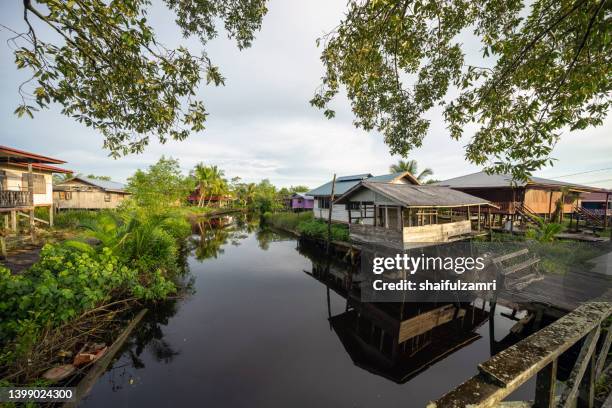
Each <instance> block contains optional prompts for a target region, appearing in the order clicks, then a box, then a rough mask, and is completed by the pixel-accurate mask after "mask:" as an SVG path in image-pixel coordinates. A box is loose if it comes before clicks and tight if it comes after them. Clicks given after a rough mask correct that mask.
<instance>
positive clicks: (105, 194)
mask: <svg viewBox="0 0 612 408" xmlns="http://www.w3.org/2000/svg"><path fill="white" fill-rule="evenodd" d="M110 200H111V194H110V193H104V201H106V202H107V203H108V202H109V201H110Z"/></svg>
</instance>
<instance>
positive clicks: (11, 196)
mask: <svg viewBox="0 0 612 408" xmlns="http://www.w3.org/2000/svg"><path fill="white" fill-rule="evenodd" d="M63 163H66V162H65V161H63V160H59V159H54V158H52V157H47V156H42V155H40V154H36V153H31V152H26V151H23V150H18V149H15V148H11V147H7V146H0V212H1V213H3V215H4V225H5V226H8V227H9V229H11V230H13V231H16V230H17V218H18V217H19V216H24V217H28V219H29V222H30V227H31V228H32V227H33V226H34V222H35V221H39V222H42V220H35V217H34V209H35V208H36V207H43V208H47V209H48V211H49V224H51V225H53V181H52V175H53V173H72V171H70V170H66V169H63V168H60V167H56V166H54V164H63ZM9 215H10V221H9Z"/></svg>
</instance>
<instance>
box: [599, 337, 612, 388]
mask: <svg viewBox="0 0 612 408" xmlns="http://www.w3.org/2000/svg"><path fill="white" fill-rule="evenodd" d="M610 345H612V325H610V326H608V330H607V332H606V338H605V340H604V342H603V344H602V346H601V350H599V357H598V358H597V362H596V363H595V378H599V376H600V375H601V372H602V371H603V368H604V364H605V363H606V358H607V357H608V352H609V351H610Z"/></svg>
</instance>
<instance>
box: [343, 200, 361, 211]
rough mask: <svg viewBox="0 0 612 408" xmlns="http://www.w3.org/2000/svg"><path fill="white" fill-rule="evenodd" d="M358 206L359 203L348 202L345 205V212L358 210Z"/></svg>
mask: <svg viewBox="0 0 612 408" xmlns="http://www.w3.org/2000/svg"><path fill="white" fill-rule="evenodd" d="M360 204H361V203H360V202H359V201H349V202H348V203H346V210H347V211H348V210H359V208H360Z"/></svg>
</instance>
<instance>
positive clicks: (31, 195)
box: [28, 162, 36, 242]
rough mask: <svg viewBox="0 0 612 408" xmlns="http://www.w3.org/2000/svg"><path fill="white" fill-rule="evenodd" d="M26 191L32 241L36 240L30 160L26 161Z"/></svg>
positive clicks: (32, 178)
mask: <svg viewBox="0 0 612 408" xmlns="http://www.w3.org/2000/svg"><path fill="white" fill-rule="evenodd" d="M28 192H29V193H30V205H31V207H30V238H31V239H32V242H34V241H35V240H36V237H35V236H34V173H33V172H32V162H28Z"/></svg>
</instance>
